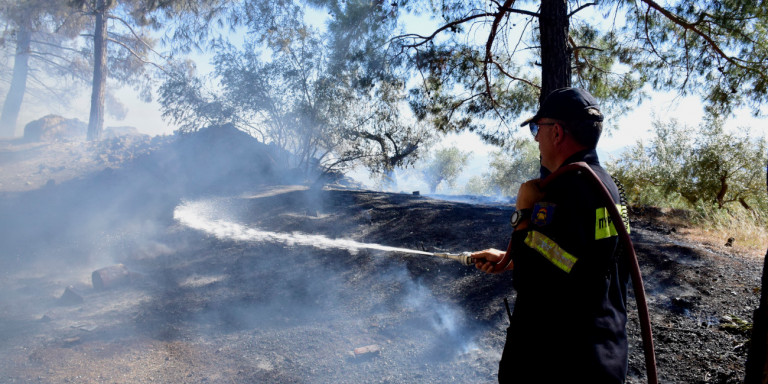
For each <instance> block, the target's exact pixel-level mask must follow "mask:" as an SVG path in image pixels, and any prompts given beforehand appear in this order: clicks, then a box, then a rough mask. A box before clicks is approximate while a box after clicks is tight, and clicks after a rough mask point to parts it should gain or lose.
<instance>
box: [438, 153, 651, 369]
mask: <svg viewBox="0 0 768 384" xmlns="http://www.w3.org/2000/svg"><path fill="white" fill-rule="evenodd" d="M571 172H577V173H578V174H583V175H586V176H587V179H588V180H590V182H591V183H592V184H593V186H594V187H595V189H596V190H598V191H599V196H600V198H602V199H603V200H605V203H606V208H607V209H608V213H609V214H610V215H611V220H613V222H614V223H623V222H624V220H623V218H622V216H621V213H620V212H619V210H618V208H616V204H615V202H614V201H613V198H612V197H611V194H610V193H609V192H608V189H607V188H606V187H605V185H603V183H602V181H600V178H599V177H598V176H597V175H596V174H595V172H594V171H593V170H592V169H591V168H590V167H589V166H588V165H587V164H586V163H584V162H578V163H573V164H568V165H565V166H562V167H560V168H558V169H557V170H556V171H555V172H553V173H552V174H551V175H549V176H548V177H546V178H545V179H544V180H542V181H541V184H540V188H541V189H545V188H546V187H547V185H549V184H550V183H551V182H552V181H553V180H555V179H557V178H558V177H560V176H561V175H563V174H565V173H571ZM615 227H616V231H617V232H618V235H619V238H620V239H621V241H620V242H621V244H622V245H623V247H624V253H625V254H626V255H627V256H628V257H629V264H630V277H631V279H632V287H633V289H634V293H635V300H636V301H637V312H638V317H639V318H640V333H641V336H642V339H643V353H644V355H645V370H646V375H647V377H648V383H650V384H658V375H657V371H656V353H655V352H654V347H653V332H652V330H651V318H650V315H649V312H648V303H647V301H646V299H645V288H643V278H642V275H641V273H640V265H639V264H638V262H637V254H636V253H635V248H634V246H633V245H632V239H630V237H629V232H628V231H627V228H626V227H625V226H624V225H616V226H615ZM434 255H435V256H437V257H442V258H446V259H451V260H456V261H459V262H460V263H461V264H463V265H474V264H475V261H476V260H475V259H474V258H472V257H471V253H469V252H462V253H460V254H451V253H435V254H434ZM509 258H510V255H509V252H507V253H506V254H505V255H504V258H503V259H502V260H501V261H499V262H498V263H497V265H499V266H501V267H502V268H503V267H504V266H506V265H507V264H508V263H509Z"/></svg>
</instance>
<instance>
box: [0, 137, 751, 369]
mask: <svg viewBox="0 0 768 384" xmlns="http://www.w3.org/2000/svg"><path fill="white" fill-rule="evenodd" d="M208 133H209V134H210V133H211V132H208ZM201 137H202V136H201ZM201 137H198V138H192V139H189V140H188V141H187V142H185V143H179V142H177V141H175V140H173V139H172V138H155V139H148V138H140V139H136V140H138V141H130V140H122V141H121V140H119V139H116V140H115V141H111V142H103V143H101V144H84V143H80V144H79V145H78V144H75V143H58V144H56V143H49V144H42V143H37V144H34V143H26V144H25V143H19V142H10V141H8V142H3V143H1V145H0V167H1V168H0V191H2V192H0V193H1V194H2V196H3V199H2V202H1V203H0V217H2V218H3V219H2V222H1V223H0V241H1V242H0V244H2V246H0V247H1V248H0V250H1V251H2V253H0V276H1V277H2V278H0V381H2V382H46V383H64V382H79V383H101V382H132V383H149V382H187V383H232V382H237V383H252V382H265V383H291V382H296V383H300V382H312V383H340V382H341V383H344V382H350V383H352V382H376V383H414V382H418V383H446V382H473V383H485V382H488V383H490V382H495V373H496V367H497V364H498V359H499V357H500V353H501V349H502V345H503V341H504V331H505V328H506V326H507V319H506V314H505V312H504V309H503V304H502V302H503V298H504V297H508V298H509V299H510V302H514V301H513V298H514V291H513V290H512V289H511V288H510V287H509V276H506V275H503V274H502V275H498V276H489V275H485V274H481V273H479V272H478V271H476V270H475V269H474V268H472V267H465V266H462V265H459V264H458V263H456V262H452V261H446V260H443V259H437V258H434V257H431V256H427V255H419V254H412V253H408V252H406V250H407V249H413V250H422V251H428V252H444V251H447V252H460V251H466V250H477V249H481V248H485V247H490V246H493V247H497V248H503V247H504V246H505V245H506V242H507V236H508V235H509V226H508V224H507V223H508V217H509V214H510V213H511V210H512V207H511V206H508V205H491V204H469V203H458V202H450V201H445V200H440V199H435V198H431V197H428V196H416V195H411V194H392V193H381V192H374V191H367V190H358V189H353V188H350V187H345V186H343V185H332V186H326V187H325V188H308V187H306V186H303V185H299V184H296V183H289V182H288V181H289V180H285V179H283V178H282V175H284V174H287V173H288V171H287V170H281V169H279V168H278V167H277V165H276V163H274V162H273V161H272V160H273V159H271V158H270V157H269V156H265V155H264V154H265V153H266V150H265V149H264V148H258V147H256V149H253V148H254V147H253V146H251V145H249V144H251V143H248V142H247V140H243V139H242V137H234V138H232V137H229V136H227V135H224V136H212V137H202V138H201ZM216 143H218V144H216ZM49 180H52V181H49ZM630 220H631V223H632V238H633V242H634V244H635V247H636V250H637V252H638V257H639V260H640V264H641V267H642V270H643V277H644V281H645V286H646V289H647V295H648V300H649V304H650V309H651V314H652V322H653V329H654V332H655V337H656V346H657V350H656V353H657V360H658V366H659V373H660V382H664V383H737V382H740V380H741V378H742V377H743V365H744V361H745V359H746V346H745V343H746V342H747V339H748V333H747V332H746V331H745V330H744V327H743V326H742V324H741V321H742V320H748V321H750V320H751V316H752V310H753V309H754V308H755V306H756V305H757V300H758V297H759V280H760V274H761V268H762V260H761V259H760V258H759V257H755V256H753V255H751V254H748V253H745V252H742V251H739V250H738V249H736V248H734V247H724V246H722V245H721V244H722V243H723V241H720V240H718V239H712V240H711V241H708V242H692V241H690V240H688V239H686V238H685V236H683V235H681V233H682V232H683V231H679V230H675V229H676V228H673V227H671V225H670V223H671V222H672V221H671V220H670V218H669V217H668V213H665V212H663V211H661V210H656V209H652V208H645V209H642V210H641V209H635V210H633V212H632V215H631V216H630ZM675 225H679V224H675ZM341 240H344V241H341ZM350 240H351V241H354V242H350ZM375 245H386V246H391V247H398V248H405V249H406V250H395V251H392V250H377V249H373V248H375ZM118 264H122V265H123V266H124V268H125V269H124V270H126V271H129V272H130V273H129V274H127V275H126V276H127V277H126V279H123V280H120V279H118V278H115V279H114V280H109V279H106V280H105V281H106V282H107V284H106V285H108V287H107V288H108V289H96V288H94V286H93V280H92V274H93V272H96V271H99V270H101V269H102V268H105V267H115V266H116V265H118ZM110 281H112V283H110ZM110 284H112V285H110ZM630 311H631V314H630V318H631V323H630V332H631V337H632V344H631V351H630V352H631V359H630V380H629V382H630V383H641V382H643V379H644V365H643V356H642V349H641V344H640V339H639V326H638V322H637V316H636V311H635V306H634V303H633V302H630Z"/></svg>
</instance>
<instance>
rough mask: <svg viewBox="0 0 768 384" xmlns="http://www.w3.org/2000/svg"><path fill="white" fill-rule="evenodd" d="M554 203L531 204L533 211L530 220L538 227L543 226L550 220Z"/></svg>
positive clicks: (553, 210)
mask: <svg viewBox="0 0 768 384" xmlns="http://www.w3.org/2000/svg"><path fill="white" fill-rule="evenodd" d="M556 207H557V205H556V204H553V203H546V202H539V203H536V205H534V206H533V213H532V214H531V222H532V223H533V224H534V225H536V226H539V227H543V226H545V225H547V224H549V223H551V222H552V217H553V216H554V215H555V208H556Z"/></svg>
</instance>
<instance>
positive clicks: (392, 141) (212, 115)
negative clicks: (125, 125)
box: [161, 2, 431, 175]
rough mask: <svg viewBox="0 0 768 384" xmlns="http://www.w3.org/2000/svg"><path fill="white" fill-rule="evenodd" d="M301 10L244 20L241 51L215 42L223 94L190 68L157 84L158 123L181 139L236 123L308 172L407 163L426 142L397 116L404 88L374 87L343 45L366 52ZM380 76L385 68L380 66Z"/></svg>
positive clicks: (391, 80)
mask: <svg viewBox="0 0 768 384" xmlns="http://www.w3.org/2000/svg"><path fill="white" fill-rule="evenodd" d="M249 4H251V5H252V4H262V5H263V3H259V2H247V3H245V6H246V9H247V8H248V5H249ZM281 4H283V3H281ZM299 4H300V3H299V2H294V3H290V4H283V5H282V6H281V7H282V8H281V7H278V6H274V7H272V8H270V9H271V15H272V16H273V18H272V19H269V20H264V19H260V18H256V17H255V16H256V15H254V18H249V19H247V20H248V21H247V22H246V26H247V27H248V31H247V34H246V38H245V43H244V44H243V46H242V48H238V47H235V46H233V45H231V44H229V43H226V42H218V43H217V44H216V46H215V51H216V56H215V59H214V65H215V72H214V76H215V77H214V79H212V82H215V83H217V84H218V85H220V87H219V89H217V90H215V91H213V90H210V89H211V88H210V87H208V88H204V87H203V85H204V84H205V82H204V81H203V80H201V79H197V78H195V77H194V76H189V75H188V71H187V70H186V69H184V70H182V71H180V72H179V73H177V74H175V75H174V76H172V77H170V78H169V80H168V81H166V83H165V84H164V85H163V86H162V87H161V93H162V97H161V105H162V107H163V114H164V116H165V117H166V118H168V119H170V120H171V121H172V122H174V123H176V124H179V125H180V129H181V131H182V132H188V131H194V130H197V129H200V128H201V127H202V126H205V124H215V125H218V124H222V123H231V124H234V125H235V126H236V127H237V128H239V129H242V130H244V131H247V132H249V133H251V134H252V135H253V136H255V137H256V138H258V139H259V140H261V141H262V142H265V143H270V144H272V145H276V146H278V147H279V148H281V149H283V150H284V151H283V152H284V153H290V154H292V157H291V158H286V159H282V160H284V161H285V162H286V164H289V165H292V166H294V167H297V168H300V169H302V170H303V171H304V172H305V174H307V175H309V174H311V173H313V172H314V171H316V170H318V169H319V170H321V171H324V172H330V171H337V170H343V169H345V168H347V167H349V166H351V165H353V164H363V165H365V166H366V167H368V169H369V170H370V171H371V172H374V173H384V172H387V171H390V170H392V169H393V168H394V167H397V166H405V165H408V164H410V163H411V162H412V161H413V160H414V159H415V157H416V155H417V154H418V150H419V148H420V146H421V145H423V144H424V143H425V142H427V141H428V140H430V136H431V135H430V133H429V132H427V131H426V130H424V129H423V126H421V125H417V124H412V123H411V122H409V121H408V120H407V119H406V117H405V116H403V115H402V110H403V104H402V100H403V97H404V95H403V92H404V85H403V82H402V81H399V80H398V78H397V77H395V76H383V75H382V76H380V75H376V76H375V78H376V81H373V80H371V78H370V76H371V72H370V71H366V70H361V69H360V67H359V66H358V65H353V64H352V62H350V61H342V60H340V59H339V56H340V55H342V52H341V51H342V50H343V49H344V47H347V49H349V50H350V51H351V54H357V53H359V49H363V51H365V50H366V49H367V48H365V47H363V48H361V47H360V45H358V44H356V43H353V40H355V39H349V40H347V41H346V43H345V44H341V42H340V41H339V39H338V38H339V36H337V35H334V34H325V35H324V34H321V33H320V32H319V31H317V30H315V29H314V28H313V27H311V26H310V25H307V24H306V23H305V22H304V14H303V8H301V7H300V6H299ZM337 11H338V12H341V13H343V12H346V11H348V12H350V14H344V15H341V14H340V15H339V16H337V17H338V19H343V20H346V19H347V18H354V17H367V14H365V13H363V14H361V13H360V12H359V11H358V10H357V9H356V8H354V7H351V5H349V6H348V7H346V8H339V9H337ZM252 22H253V24H252ZM345 22H348V21H345ZM264 23H266V24H264ZM379 70H381V71H384V72H386V71H387V65H386V63H385V62H383V63H381V64H379ZM362 84H365V86H362Z"/></svg>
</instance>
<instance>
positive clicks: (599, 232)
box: [595, 204, 629, 240]
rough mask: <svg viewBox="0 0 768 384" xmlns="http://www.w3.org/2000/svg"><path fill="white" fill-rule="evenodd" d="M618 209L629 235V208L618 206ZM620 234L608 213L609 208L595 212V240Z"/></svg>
mask: <svg viewBox="0 0 768 384" xmlns="http://www.w3.org/2000/svg"><path fill="white" fill-rule="evenodd" d="M616 209H618V210H619V213H620V214H621V218H622V220H623V221H624V227H625V228H627V233H629V216H628V215H627V207H626V206H624V205H619V204H616ZM618 234H619V233H618V232H617V231H616V227H615V226H614V225H613V220H611V215H610V213H608V208H605V207H603V208H598V209H597V210H595V240H600V239H605V238H608V237H612V236H617V235H618Z"/></svg>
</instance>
